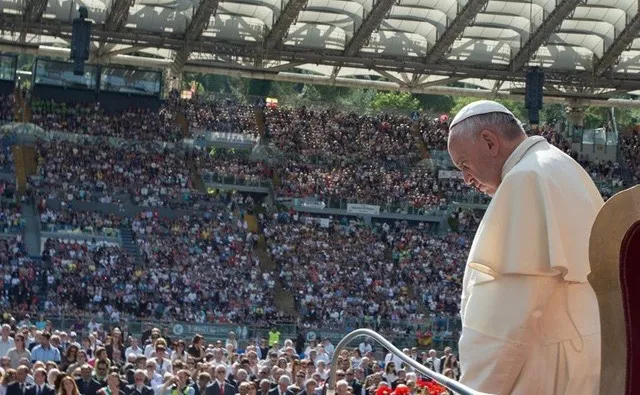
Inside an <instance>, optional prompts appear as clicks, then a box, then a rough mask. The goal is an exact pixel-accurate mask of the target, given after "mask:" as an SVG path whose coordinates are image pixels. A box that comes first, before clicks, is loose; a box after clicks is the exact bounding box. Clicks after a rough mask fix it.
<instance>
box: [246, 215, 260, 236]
mask: <svg viewBox="0 0 640 395" xmlns="http://www.w3.org/2000/svg"><path fill="white" fill-rule="evenodd" d="M244 220H245V221H246V222H247V227H248V228H249V231H250V232H251V233H259V232H260V229H258V219H257V218H256V216H255V215H253V214H248V213H245V215H244Z"/></svg>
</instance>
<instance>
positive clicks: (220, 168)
mask: <svg viewBox="0 0 640 395" xmlns="http://www.w3.org/2000/svg"><path fill="white" fill-rule="evenodd" d="M195 164H196V167H197V168H198V169H199V170H200V172H201V173H202V176H203V177H204V178H205V180H206V179H207V177H211V178H215V179H217V180H222V181H223V182H224V183H230V184H233V183H240V184H243V183H247V182H248V183H258V182H260V181H264V180H265V179H270V178H271V177H272V173H271V168H270V166H268V165H267V164H266V163H263V162H255V161H253V160H251V158H250V156H249V155H248V153H247V152H246V151H245V152H240V151H236V150H224V149H216V148H212V149H210V150H208V151H201V152H199V153H198V155H196V156H195Z"/></svg>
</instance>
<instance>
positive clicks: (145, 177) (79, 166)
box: [32, 140, 190, 206]
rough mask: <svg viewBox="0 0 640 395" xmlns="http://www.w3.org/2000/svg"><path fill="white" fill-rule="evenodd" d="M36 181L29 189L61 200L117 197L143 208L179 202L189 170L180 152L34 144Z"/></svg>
mask: <svg viewBox="0 0 640 395" xmlns="http://www.w3.org/2000/svg"><path fill="white" fill-rule="evenodd" d="M37 155H38V162H39V166H38V175H39V179H36V180H35V181H32V188H33V189H34V190H36V191H38V192H41V193H44V194H49V193H50V192H51V191H55V192H56V193H58V194H60V195H61V197H63V198H65V200H72V199H75V200H87V201H96V200H98V201H101V202H105V203H109V202H120V201H122V200H123V199H124V197H123V196H126V195H129V194H130V195H131V198H132V200H133V201H134V202H135V203H137V204H139V205H145V206H163V205H164V204H165V202H167V201H180V200H183V199H184V195H185V194H188V191H189V188H190V179H189V169H188V168H187V165H186V161H185V156H184V153H182V152H181V151H169V150H165V151H164V152H151V151H149V152H144V151H140V150H136V149H132V148H124V147H122V148H116V147H112V146H109V145H106V146H95V145H91V144H73V143H71V142H67V141H60V140H56V141H50V142H39V143H38V145H37Z"/></svg>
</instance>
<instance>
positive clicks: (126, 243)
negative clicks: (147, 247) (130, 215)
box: [120, 226, 144, 266]
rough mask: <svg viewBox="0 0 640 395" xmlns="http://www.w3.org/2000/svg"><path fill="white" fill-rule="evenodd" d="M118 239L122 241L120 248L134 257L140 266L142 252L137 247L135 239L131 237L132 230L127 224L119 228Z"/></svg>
mask: <svg viewBox="0 0 640 395" xmlns="http://www.w3.org/2000/svg"><path fill="white" fill-rule="evenodd" d="M120 241H121V242H122V249H123V250H124V251H125V252H126V253H127V254H129V255H131V256H133V257H135V258H136V263H137V264H138V266H142V264H143V262H144V260H143V259H142V253H141V252H140V249H139V248H138V245H137V244H136V242H135V240H134V239H133V232H131V228H130V227H128V226H123V227H121V228H120Z"/></svg>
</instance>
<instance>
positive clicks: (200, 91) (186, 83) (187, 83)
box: [182, 78, 205, 94]
mask: <svg viewBox="0 0 640 395" xmlns="http://www.w3.org/2000/svg"><path fill="white" fill-rule="evenodd" d="M194 85H195V87H196V94H203V93H204V92H205V89H204V86H203V85H202V83H201V82H200V81H198V80H197V79H193V80H191V81H188V80H185V79H184V78H183V79H182V89H183V90H189V89H191V87H192V86H194Z"/></svg>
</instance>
